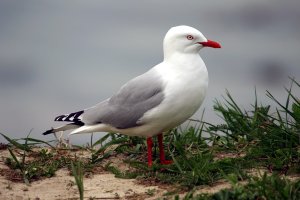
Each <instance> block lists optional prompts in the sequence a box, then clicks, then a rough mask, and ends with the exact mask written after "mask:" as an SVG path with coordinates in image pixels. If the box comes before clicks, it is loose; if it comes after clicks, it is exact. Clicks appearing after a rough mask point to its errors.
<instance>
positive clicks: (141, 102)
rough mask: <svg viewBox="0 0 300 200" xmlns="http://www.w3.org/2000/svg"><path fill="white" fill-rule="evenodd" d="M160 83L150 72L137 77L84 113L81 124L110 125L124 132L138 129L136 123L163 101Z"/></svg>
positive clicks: (155, 75)
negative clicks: (128, 129) (127, 129)
mask: <svg viewBox="0 0 300 200" xmlns="http://www.w3.org/2000/svg"><path fill="white" fill-rule="evenodd" d="M163 89H164V85H163V81H162V80H161V78H160V77H159V76H158V75H157V74H156V73H155V72H153V71H148V72H147V73H145V74H143V75H141V76H138V77H136V78H134V79H132V80H131V81H129V82H128V83H127V84H125V85H124V86H123V87H122V88H121V89H120V91H119V92H118V93H117V94H115V95H114V96H112V97H111V98H110V99H107V100H105V101H103V102H101V103H99V104H97V105H96V106H94V107H91V108H89V109H86V110H85V111H84V113H83V116H82V121H83V122H84V123H85V124H98V123H105V124H110V125H111V126H113V127H116V128H120V129H125V128H130V127H135V126H138V125H139V124H138V120H139V119H140V118H141V117H142V116H143V115H144V113H146V112H147V111H149V110H150V109H152V108H154V107H156V106H157V105H159V104H160V103H161V102H162V101H163V99H164V94H163Z"/></svg>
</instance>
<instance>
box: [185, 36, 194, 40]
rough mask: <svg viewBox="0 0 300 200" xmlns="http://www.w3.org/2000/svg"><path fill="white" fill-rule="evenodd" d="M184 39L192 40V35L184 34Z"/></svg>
mask: <svg viewBox="0 0 300 200" xmlns="http://www.w3.org/2000/svg"><path fill="white" fill-rule="evenodd" d="M186 39H188V40H193V39H194V37H193V36H192V35H187V36H186Z"/></svg>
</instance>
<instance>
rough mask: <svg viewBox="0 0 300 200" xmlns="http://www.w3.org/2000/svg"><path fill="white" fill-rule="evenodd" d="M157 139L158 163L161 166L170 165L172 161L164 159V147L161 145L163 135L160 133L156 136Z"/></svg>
mask: <svg viewBox="0 0 300 200" xmlns="http://www.w3.org/2000/svg"><path fill="white" fill-rule="evenodd" d="M157 139H158V147H159V159H160V163H161V164H163V165H168V164H171V163H172V160H166V158H165V151H164V145H163V134H162V133H160V134H158V135H157Z"/></svg>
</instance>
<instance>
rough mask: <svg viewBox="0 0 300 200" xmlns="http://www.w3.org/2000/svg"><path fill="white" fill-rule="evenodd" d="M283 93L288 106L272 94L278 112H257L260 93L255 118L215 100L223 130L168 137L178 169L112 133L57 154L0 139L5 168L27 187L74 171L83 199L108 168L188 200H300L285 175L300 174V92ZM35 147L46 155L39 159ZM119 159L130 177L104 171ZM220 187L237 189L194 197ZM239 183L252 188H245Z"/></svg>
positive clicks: (206, 127)
mask: <svg viewBox="0 0 300 200" xmlns="http://www.w3.org/2000/svg"><path fill="white" fill-rule="evenodd" d="M285 91H286V101H285V102H279V101H278V100H277V99H276V97H274V96H273V95H272V94H271V93H270V92H268V91H267V93H266V95H267V96H268V97H269V98H270V99H271V100H272V101H274V102H275V103H276V105H277V106H274V107H271V106H270V105H262V104H259V103H258V102H259V99H258V97H257V95H256V91H255V100H254V102H253V104H252V107H251V109H250V110H245V109H243V108H242V107H240V106H238V103H237V102H236V100H235V99H234V97H232V96H231V95H230V93H229V92H228V91H227V92H226V96H225V97H224V98H223V100H216V101H215V105H214V110H215V111H216V113H217V115H219V116H220V117H221V118H222V119H223V123H221V124H211V123H207V122H203V121H202V120H200V121H199V123H198V124H197V126H195V127H189V128H188V129H187V130H182V129H179V128H177V129H173V130H171V131H169V132H168V133H165V137H164V144H165V149H166V154H167V155H166V156H167V159H172V160H173V161H174V162H173V164H171V165H166V166H161V165H160V164H159V159H158V158H157V154H158V146H157V141H156V139H154V141H155V146H154V152H155V153H154V163H153V166H152V167H151V168H148V167H147V163H146V152H147V146H146V141H145V139H143V138H139V137H129V136H125V135H120V134H114V133H108V134H107V135H105V136H104V137H102V138H101V139H99V140H97V141H93V138H92V137H91V142H90V144H89V147H78V148H76V149H73V150H70V149H57V148H55V147H53V145H51V144H52V143H51V142H45V141H41V140H37V139H34V138H30V137H29V135H28V136H27V137H26V138H22V139H18V140H15V139H11V138H9V137H8V136H6V135H4V134H1V135H2V136H3V137H4V138H5V139H6V140H7V141H8V150H9V152H10V154H11V157H10V158H7V160H6V164H7V165H8V166H9V167H10V168H11V169H12V170H17V171H18V172H19V174H20V176H21V177H23V181H24V182H25V183H27V184H28V183H29V182H30V181H34V180H37V179H40V178H43V177H51V176H53V175H54V174H55V172H56V171H57V170H58V169H60V168H68V169H69V170H70V172H72V173H73V175H74V177H75V180H76V183H77V186H78V189H79V193H80V195H82V197H83V182H82V177H83V175H84V174H85V173H93V171H94V169H95V168H96V167H99V166H102V167H103V169H105V170H107V171H110V172H112V173H114V174H115V176H116V177H119V178H136V179H138V180H139V181H141V182H143V181H147V180H155V182H159V183H161V184H171V185H173V186H174V188H175V189H176V190H178V189H179V190H181V191H190V192H189V193H188V194H187V195H186V197H184V198H183V199H190V198H192V199H299V185H300V183H299V181H289V180H288V179H286V178H284V175H293V174H298V175H299V174H300V100H299V96H297V95H296V94H299V93H300V92H299V91H300V84H299V83H298V82H297V81H296V80H294V79H291V85H290V87H289V88H285ZM204 134H205V135H208V136H206V137H204V136H203V135H204ZM37 145H44V146H45V145H46V146H48V147H47V148H40V149H39V150H38V151H36V150H34V147H36V146H37ZM81 150H85V151H89V152H90V157H89V158H85V159H82V158H80V156H78V154H77V151H81ZM74 154H75V155H74ZM116 155H123V157H126V159H125V160H124V162H125V163H126V164H127V165H129V166H130V170H127V171H122V170H120V169H118V167H117V166H115V165H114V164H113V163H111V162H108V163H107V162H106V164H103V163H104V162H103V161H105V160H106V159H108V158H110V157H112V156H116ZM73 163H77V164H73ZM78 163H80V165H79V164H78ZM253 170H254V171H255V170H256V171H264V172H266V173H268V175H267V174H264V175H262V176H257V175H253V174H251V173H250V172H251V171H253ZM76 177H77V178H76ZM220 180H227V181H228V182H230V183H231V184H232V188H231V189H227V190H222V191H220V192H217V193H215V194H211V195H209V194H201V195H196V194H195V193H194V192H193V191H194V190H197V188H198V187H199V186H203V185H207V186H214V185H215V184H216V183H217V182H218V181H220ZM240 181H243V182H247V184H246V185H241V184H240V183H239V182H240ZM149 193H151V192H149ZM171 193H172V194H173V195H174V193H173V192H170V194H171ZM175 199H180V198H179V196H177V197H175Z"/></svg>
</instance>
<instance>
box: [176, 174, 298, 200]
mask: <svg viewBox="0 0 300 200" xmlns="http://www.w3.org/2000/svg"><path fill="white" fill-rule="evenodd" d="M175 199H178V200H179V199H180V198H179V196H176V197H175ZM182 199H184V200H187V199H191V200H232V199H236V200H244V199H248V200H256V199H272V200H282V199H287V200H296V199H300V181H296V182H292V181H290V180H288V179H286V178H282V177H280V176H278V175H271V176H268V175H266V174H264V175H263V176H262V177H253V178H250V179H249V182H248V183H247V184H245V185H242V184H239V183H237V182H232V188H230V189H223V190H221V191H219V192H217V193H215V194H211V195H209V194H198V195H195V194H194V192H190V193H188V194H187V195H186V196H185V197H183V198H182Z"/></svg>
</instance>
